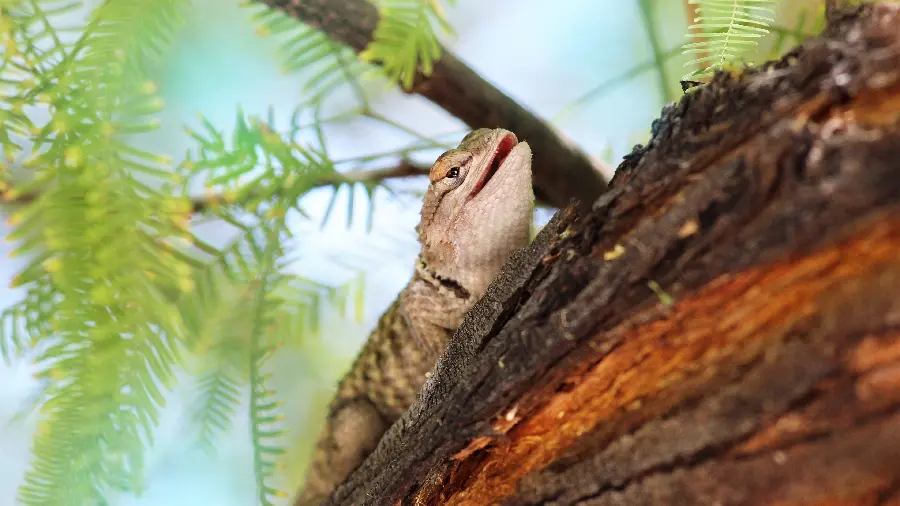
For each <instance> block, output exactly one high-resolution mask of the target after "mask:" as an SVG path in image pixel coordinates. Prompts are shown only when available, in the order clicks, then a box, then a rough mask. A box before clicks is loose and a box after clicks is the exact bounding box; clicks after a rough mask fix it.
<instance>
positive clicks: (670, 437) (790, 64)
mask: <svg viewBox="0 0 900 506" xmlns="http://www.w3.org/2000/svg"><path fill="white" fill-rule="evenodd" d="M898 27H900V7H898V5H897V4H880V5H875V6H870V7H866V8H862V9H860V10H858V11H857V10H853V11H845V12H844V13H843V14H841V15H838V14H834V15H833V16H832V20H831V24H830V25H829V27H828V29H827V30H826V32H825V33H824V34H823V35H822V36H821V37H820V38H818V39H815V40H811V41H809V42H808V43H806V44H804V45H803V46H801V47H799V48H797V49H796V50H794V51H793V52H792V53H791V54H789V55H788V56H786V57H785V58H783V59H782V60H780V61H777V62H771V63H769V64H766V65H764V66H762V67H761V68H759V69H757V70H750V71H746V72H744V73H742V75H728V74H720V75H718V76H717V77H716V78H715V79H714V80H713V82H712V83H711V84H709V85H707V86H705V87H702V88H700V89H695V90H692V91H691V92H690V93H688V94H686V96H684V97H683V99H682V100H681V101H680V102H679V103H678V104H676V105H673V106H670V107H668V108H666V109H665V110H664V112H663V115H662V117H661V118H660V120H659V121H657V122H656V123H655V124H654V128H653V137H652V140H651V141H650V143H649V145H648V146H646V147H641V148H638V149H636V150H635V151H634V153H632V154H631V155H630V156H628V157H627V158H626V159H625V161H624V162H623V163H622V165H621V166H620V167H619V168H618V171H617V173H616V176H615V178H614V179H613V181H612V182H611V186H610V190H609V191H608V192H607V193H606V194H605V195H604V196H603V197H601V198H600V199H599V200H598V201H597V202H596V203H595V205H594V206H593V209H592V210H590V211H589V212H584V213H579V212H575V211H572V210H567V211H561V212H560V213H558V214H557V216H556V217H554V219H553V220H552V221H551V223H550V224H549V225H548V226H547V227H546V228H545V229H544V230H543V231H542V233H541V234H540V235H539V237H538V238H537V240H536V241H535V243H534V244H533V245H532V246H531V247H530V248H529V249H528V250H525V251H522V252H520V253H518V254H517V255H515V256H514V258H512V259H511V260H510V262H509V263H508V264H507V266H506V269H505V270H504V272H503V273H502V274H501V275H500V277H499V278H498V279H497V280H496V282H495V283H494V284H493V285H492V286H491V288H490V290H489V293H488V294H487V295H486V296H485V298H484V299H483V300H481V301H480V302H479V303H478V304H477V305H476V306H475V308H473V310H472V311H470V313H469V314H468V316H467V318H466V320H465V322H464V323H463V325H462V327H461V328H460V329H459V330H458V332H457V333H456V335H455V336H454V338H453V340H452V343H451V345H450V347H449V349H448V350H447V352H446V353H445V354H444V356H443V357H442V359H441V360H440V362H439V364H438V366H437V369H436V371H435V373H434V375H433V376H432V378H431V379H430V380H429V382H428V384H427V385H426V387H425V388H424V390H423V391H422V393H421V394H420V396H419V398H418V400H417V401H416V403H415V404H414V405H413V406H412V407H411V408H410V410H409V412H408V413H407V414H406V415H405V416H404V417H403V418H402V419H401V420H400V421H398V422H397V423H396V424H395V425H394V426H393V427H392V428H391V430H390V431H389V432H388V433H387V435H386V436H385V437H384V439H382V441H381V443H380V444H379V446H378V448H377V449H376V451H375V452H374V453H373V454H372V455H371V456H370V457H369V458H368V459H367V460H366V462H365V463H364V464H363V465H362V466H361V467H360V468H359V469H358V470H357V471H356V472H355V473H354V474H353V475H351V476H350V477H349V479H348V480H347V481H346V482H345V483H344V484H343V485H342V486H341V487H339V488H338V489H337V490H336V491H335V493H334V494H333V496H332V497H331V499H330V502H329V504H334V505H337V504H367V505H369V504H371V505H375V504H378V505H381V504H385V505H386V504H398V503H402V504H421V505H424V504H454V505H455V504H465V505H487V504H509V505H513V504H514V505H527V504H557V505H568V504H596V505H606V504H609V505H631V504H634V505H647V504H665V505H680V504H684V505H690V506H694V505H701V504H719V505H751V504H753V505H755V504H781V505H788V504H790V505H795V504H798V505H799V504H829V505H837V504H841V505H849V504H866V505H876V504H881V505H887V504H894V505H896V504H900V296H898V294H900V28H898ZM651 287H652V288H651ZM670 298H671V299H670Z"/></svg>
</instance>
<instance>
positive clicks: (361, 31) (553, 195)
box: [258, 0, 606, 208]
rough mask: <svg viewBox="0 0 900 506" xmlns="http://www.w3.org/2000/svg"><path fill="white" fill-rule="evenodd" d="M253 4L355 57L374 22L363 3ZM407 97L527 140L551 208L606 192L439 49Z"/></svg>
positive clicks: (556, 139) (556, 143)
mask: <svg viewBox="0 0 900 506" xmlns="http://www.w3.org/2000/svg"><path fill="white" fill-rule="evenodd" d="M258 1H260V2H262V3H264V4H266V5H268V6H269V7H271V8H273V9H278V10H281V11H283V12H285V13H287V14H289V15H290V16H293V17H294V18H296V19H299V20H300V21H303V22H304V23H306V24H308V25H309V26H311V27H313V28H316V29H319V30H322V31H323V32H324V33H325V34H327V35H328V36H330V37H331V38H332V39H334V40H336V41H339V42H342V43H344V44H347V45H348V46H349V47H351V48H353V49H354V50H355V51H357V52H360V51H362V50H363V49H365V48H366V47H367V46H368V44H369V42H371V40H372V34H373V33H374V31H375V27H376V25H377V23H378V19H379V18H378V11H377V10H376V8H375V6H374V5H372V4H371V3H370V2H368V1H366V0H341V1H337V2H336V1H333V0H302V1H301V0H258ZM412 92H413V93H417V94H419V95H421V96H423V97H425V98H427V99H429V100H431V101H432V102H434V103H435V104H437V105H438V106H440V107H441V108H443V109H444V110H445V111H447V112H448V113H450V114H452V115H453V116H455V117H456V118H458V119H460V120H461V121H462V122H464V123H465V124H466V125H468V126H469V127H470V128H473V129H474V128H482V127H501V128H506V129H508V130H510V131H512V132H515V134H516V135H517V136H518V137H519V138H520V139H523V140H526V141H528V143H529V144H530V145H531V148H532V151H533V153H534V164H533V166H534V186H535V195H536V196H537V197H538V198H539V199H541V200H543V201H546V202H548V203H550V204H551V205H553V206H555V207H559V208H562V207H565V206H566V205H568V204H569V202H570V199H576V201H578V202H581V203H585V204H588V205H589V204H590V203H592V202H593V201H594V200H596V198H597V197H598V196H599V195H600V194H601V193H602V192H603V191H604V189H605V188H606V182H605V181H604V179H603V175H602V174H601V173H600V171H599V170H598V167H596V166H595V165H594V164H593V163H592V162H591V160H590V159H589V158H588V157H587V155H585V153H584V152H582V151H581V150H579V149H578V148H577V147H576V146H574V145H572V144H571V143H569V142H567V141H565V140H563V139H562V138H561V137H560V136H559V135H557V133H556V132H555V131H554V130H553V129H552V128H551V127H550V126H549V125H548V124H547V123H545V122H543V121H542V120H541V119H540V118H538V117H537V116H536V115H534V114H533V113H532V112H530V111H528V110H527V109H525V108H524V107H522V106H521V105H519V104H518V103H517V102H515V101H514V100H513V99H511V98H510V97H508V96H507V95H505V94H504V93H503V92H502V91H500V90H499V89H497V88H496V87H495V86H493V85H492V84H490V83H488V82H487V81H485V80H484V79H483V78H482V77H481V76H479V75H478V74H477V73H476V72H475V71H474V70H472V69H471V68H469V67H468V66H467V65H466V64H465V63H463V62H462V61H460V60H459V59H458V58H456V56H454V55H453V53H451V52H449V51H447V50H446V49H445V48H444V49H442V56H441V58H440V60H439V61H437V62H436V63H435V66H434V70H433V72H432V74H431V75H430V76H429V77H425V76H424V75H421V74H419V75H418V76H417V78H416V80H415V84H414V85H413V89H412Z"/></svg>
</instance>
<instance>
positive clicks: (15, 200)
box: [0, 160, 429, 213]
mask: <svg viewBox="0 0 900 506" xmlns="http://www.w3.org/2000/svg"><path fill="white" fill-rule="evenodd" d="M428 171H429V167H426V166H422V165H417V164H414V163H412V162H410V161H408V160H401V161H400V162H399V163H398V164H397V165H396V166H393V167H385V168H380V169H371V170H359V171H350V172H344V173H341V174H333V175H328V176H326V177H323V178H321V179H319V180H318V181H315V182H314V183H313V185H312V186H313V187H314V188H316V187H324V186H333V185H338V184H343V183H377V182H380V181H385V180H389V179H399V178H405V177H413V176H423V175H427V174H428ZM252 196H253V195H252V194H251V197H252ZM37 197H38V194H37V193H34V192H31V193H18V192H17V191H16V190H15V188H10V189H7V190H0V203H6V204H29V203H31V202H33V201H34V200H35V199H37ZM191 201H192V207H193V212H194V213H203V212H205V211H207V210H208V209H210V208H212V207H215V206H217V205H222V204H225V203H227V202H228V200H227V199H226V198H225V197H224V196H222V195H212V196H207V197H198V198H194V199H192V200H191ZM230 204H235V203H234V202H231V203H230ZM237 204H240V203H239V202H238V203H237Z"/></svg>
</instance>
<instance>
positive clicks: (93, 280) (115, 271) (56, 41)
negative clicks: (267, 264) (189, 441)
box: [0, 0, 188, 504]
mask: <svg viewBox="0 0 900 506" xmlns="http://www.w3.org/2000/svg"><path fill="white" fill-rule="evenodd" d="M183 5H184V2H182V1H172V0H143V1H138V0H135V1H132V2H107V3H104V4H102V5H101V6H99V7H98V8H96V9H95V10H93V11H92V12H91V13H90V14H91V15H90V17H89V19H88V23H87V26H85V27H84V29H83V30H82V31H81V35H80V36H79V37H78V38H77V39H75V40H74V41H73V42H71V43H67V42H64V38H63V34H62V33H61V32H60V30H57V29H56V28H54V26H53V23H52V19H53V18H54V17H56V16H59V15H60V14H62V13H65V12H70V11H72V10H74V9H76V8H78V7H79V5H78V4H76V3H73V2H66V1H59V0H30V1H22V2H19V3H17V4H15V5H13V6H10V7H8V8H5V9H4V10H3V11H2V24H3V26H4V28H5V30H4V40H3V43H4V46H5V47H6V49H7V51H6V52H5V53H4V57H3V62H2V64H0V65H2V66H0V68H2V72H3V74H2V75H3V79H4V83H5V84H7V85H11V86H10V88H12V89H13V90H14V91H15V92H14V93H13V94H11V95H8V96H4V97H3V99H2V101H3V103H4V117H3V127H2V132H3V136H2V142H3V144H4V146H3V147H4V151H5V152H7V153H19V151H18V149H19V148H18V147H17V146H16V147H14V145H15V144H17V143H16V140H15V138H16V137H20V138H21V137H25V138H28V139H29V140H30V142H31V146H30V149H29V151H30V153H27V158H26V162H25V166H26V168H27V169H29V170H30V172H29V174H28V176H29V178H28V180H27V181H26V182H24V183H22V184H20V185H18V186H17V190H18V191H21V192H33V193H34V194H35V195H36V197H35V199H34V201H33V202H32V203H30V204H29V205H27V206H26V207H25V208H24V209H22V210H20V211H19V212H18V213H16V214H15V215H13V216H12V217H11V220H10V221H11V222H12V223H13V225H14V226H15V228H14V231H13V233H12V234H11V236H10V238H11V239H14V240H15V241H17V243H18V249H17V250H16V253H17V254H19V255H22V256H24V257H26V258H27V259H28V261H27V264H26V267H25V268H24V270H23V271H22V272H21V273H20V275H19V276H18V278H17V279H16V284H18V285H19V286H21V287H23V288H24V289H25V291H26V293H27V296H26V298H25V300H24V301H23V302H22V303H20V304H19V305H18V306H16V307H14V308H12V309H11V312H10V313H8V314H12V315H15V316H17V318H13V320H16V319H17V320H18V322H16V321H12V322H11V323H12V324H13V325H16V324H17V323H18V324H20V325H21V326H22V327H24V329H25V330H26V331H27V333H28V334H29V338H30V341H31V342H30V343H29V345H30V346H33V347H40V348H42V350H43V351H42V352H41V354H40V356H39V357H38V362H39V364H40V366H41V367H42V370H41V372H40V374H39V376H40V378H41V379H43V380H45V381H46V386H45V390H44V391H43V392H42V396H41V399H40V403H41V406H40V415H41V421H40V422H39V425H38V433H37V435H36V437H35V439H34V442H33V447H32V453H33V460H32V463H31V468H30V469H29V471H28V472H27V473H26V475H25V482H24V484H23V485H22V487H21V488H20V494H19V499H20V501H21V502H22V503H23V504H56V503H58V504H63V503H65V504H95V503H97V502H102V501H103V497H104V494H105V493H106V492H108V491H109V490H110V489H128V490H140V489H141V486H142V484H141V476H142V467H143V458H142V453H143V451H142V448H143V446H144V445H145V444H148V443H149V442H150V441H151V434H152V429H153V427H154V425H155V423H156V419H157V417H158V412H159V409H161V407H162V406H163V404H164V401H163V393H162V392H163V390H164V389H166V388H167V387H169V386H170V385H171V384H172V380H173V368H174V367H176V366H177V365H178V364H179V362H180V358H179V353H178V345H177V341H178V340H179V339H180V338H181V337H182V330H183V328H182V326H181V324H180V322H179V319H178V318H177V314H176V313H175V312H174V311H173V308H172V307H171V305H170V304H169V303H168V302H167V300H166V297H165V296H164V293H165V292H166V291H167V290H168V291H177V290H178V289H179V288H181V286H182V285H181V284H179V282H180V280H182V279H183V278H184V275H185V271H186V270H187V269H188V266H187V265H186V264H185V263H184V262H182V261H180V260H179V259H177V258H175V257H174V256H172V255H168V256H165V255H158V254H156V251H158V249H159V248H157V247H154V244H157V243H159V242H161V241H165V240H167V239H169V238H173V237H178V236H182V235H184V233H185V232H184V230H183V229H182V228H181V226H180V225H179V221H178V220H177V215H178V210H179V209H178V205H177V203H176V202H173V201H172V200H171V199H170V198H165V197H163V196H162V195H163V194H162V193H160V191H159V190H158V189H156V188H154V186H152V185H155V186H156V187H165V186H166V185H169V184H171V179H170V176H171V175H170V174H169V173H167V172H166V171H165V169H164V167H165V165H166V163H167V160H166V159H165V158H164V157H160V156H159V155H157V154H154V153H147V152H144V151H141V150H139V149H136V148H134V147H133V146H131V145H130V143H129V141H128V139H129V137H130V136H131V135H133V134H136V133H142V132H146V131H148V130H150V129H152V128H154V127H155V123H154V121H153V119H152V115H153V114H154V113H155V112H156V111H158V110H159V109H160V108H161V106H162V103H161V101H160V100H159V99H158V98H157V97H156V96H155V94H154V91H155V90H154V86H153V85H152V83H150V82H148V80H147V73H146V72H147V68H148V66H151V65H153V64H154V63H155V62H156V61H157V60H158V59H159V58H161V57H162V56H163V55H164V52H165V48H166V46H167V44H168V42H169V39H170V37H171V34H172V31H173V30H174V29H175V28H176V27H177V26H178V23H179V10H180V9H181V8H182V7H183ZM27 106H31V107H39V108H41V109H43V110H44V111H46V112H47V113H48V115H49V119H48V120H47V121H46V123H44V124H38V123H35V122H34V121H33V120H32V119H31V118H30V117H29V116H27V115H26V114H24V112H23V111H24V108H25V107H27ZM10 134H12V135H10ZM154 277H155V278H158V279H160V280H162V279H166V280H173V281H174V283H173V284H168V285H167V284H163V283H159V282H154V281H153V280H152V278H154ZM19 341H21V340H19Z"/></svg>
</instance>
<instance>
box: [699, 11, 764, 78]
mask: <svg viewBox="0 0 900 506" xmlns="http://www.w3.org/2000/svg"><path fill="white" fill-rule="evenodd" d="M689 3H690V4H692V5H698V8H697V12H698V16H697V17H696V18H695V19H694V20H693V21H694V24H692V25H691V26H690V30H692V31H693V32H692V33H689V34H688V37H689V38H692V39H704V40H700V41H698V42H692V43H689V44H686V45H685V46H684V54H693V55H697V58H695V59H693V60H691V61H690V62H688V63H686V64H685V66H699V67H700V68H698V69H697V70H694V71H693V72H690V73H688V74H686V75H685V76H684V77H683V78H682V79H685V80H687V79H691V78H695V79H696V78H707V77H710V76H712V74H713V73H715V71H717V70H720V69H722V68H724V67H725V66H726V65H728V64H730V63H732V62H734V61H735V60H737V59H738V58H740V57H741V55H742V54H745V53H746V52H747V51H749V50H750V49H752V48H753V47H755V46H756V45H757V43H758V40H759V38H761V37H763V36H764V35H766V34H767V33H768V32H769V30H768V27H769V26H770V25H771V24H772V23H774V22H775V17H774V16H775V10H774V9H773V8H772V6H773V5H774V3H775V0H690V2H689Z"/></svg>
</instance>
